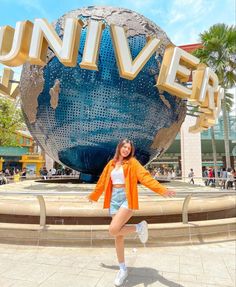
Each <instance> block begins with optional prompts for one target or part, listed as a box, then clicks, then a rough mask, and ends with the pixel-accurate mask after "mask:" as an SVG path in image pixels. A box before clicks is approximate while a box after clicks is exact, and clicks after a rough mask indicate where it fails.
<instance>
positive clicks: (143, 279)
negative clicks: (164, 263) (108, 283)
mask: <svg viewBox="0 0 236 287" xmlns="http://www.w3.org/2000/svg"><path fill="white" fill-rule="evenodd" d="M101 266H102V267H103V268H107V269H112V270H119V268H118V266H114V265H106V264H104V263H101ZM128 274H129V275H128V277H127V279H126V280H125V282H124V284H123V285H122V286H123V287H135V286H141V285H140V284H143V286H144V287H148V286H149V285H152V286H153V283H155V282H159V283H161V284H162V285H161V286H163V287H164V286H167V287H184V286H183V285H181V284H179V283H175V282H174V281H171V280H169V279H166V278H165V277H163V276H162V275H161V274H159V271H158V270H156V269H154V268H150V267H128ZM144 274H145V275H144ZM157 286H158V285H157Z"/></svg>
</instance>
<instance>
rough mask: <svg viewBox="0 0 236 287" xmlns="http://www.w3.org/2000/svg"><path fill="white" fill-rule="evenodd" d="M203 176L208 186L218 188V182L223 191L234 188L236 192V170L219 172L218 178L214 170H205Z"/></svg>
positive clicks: (230, 169)
mask: <svg viewBox="0 0 236 287" xmlns="http://www.w3.org/2000/svg"><path fill="white" fill-rule="evenodd" d="M202 176H203V178H204V183H205V185H206V186H216V180H218V181H219V185H220V187H221V189H230V188H234V189H235V190H236V171H235V169H234V168H228V169H227V170H226V168H222V169H220V170H217V176H216V174H215V170H214V169H213V168H204V169H203V175H202Z"/></svg>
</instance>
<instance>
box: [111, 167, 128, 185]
mask: <svg viewBox="0 0 236 287" xmlns="http://www.w3.org/2000/svg"><path fill="white" fill-rule="evenodd" d="M111 181H112V184H124V183H125V177H124V172H123V167H122V166H120V167H119V168H118V169H116V168H114V169H113V170H112V172H111Z"/></svg>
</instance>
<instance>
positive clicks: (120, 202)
mask: <svg viewBox="0 0 236 287" xmlns="http://www.w3.org/2000/svg"><path fill="white" fill-rule="evenodd" d="M120 207H124V208H127V209H129V208H128V202H127V198H126V194H125V189H124V188H123V187H120V188H117V187H113V188H112V195H111V203H110V208H109V214H110V215H111V216H112V215H114V214H116V213H117V211H118V210H119V209H120Z"/></svg>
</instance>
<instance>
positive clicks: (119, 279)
mask: <svg viewBox="0 0 236 287" xmlns="http://www.w3.org/2000/svg"><path fill="white" fill-rule="evenodd" d="M127 276H128V271H127V270H122V269H120V270H119V272H118V273H117V275H116V279H115V282H114V284H115V285H116V286H121V285H122V284H123V283H124V281H125V279H126V278H127Z"/></svg>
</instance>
